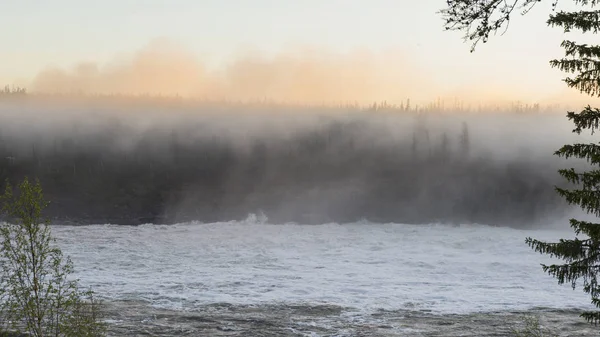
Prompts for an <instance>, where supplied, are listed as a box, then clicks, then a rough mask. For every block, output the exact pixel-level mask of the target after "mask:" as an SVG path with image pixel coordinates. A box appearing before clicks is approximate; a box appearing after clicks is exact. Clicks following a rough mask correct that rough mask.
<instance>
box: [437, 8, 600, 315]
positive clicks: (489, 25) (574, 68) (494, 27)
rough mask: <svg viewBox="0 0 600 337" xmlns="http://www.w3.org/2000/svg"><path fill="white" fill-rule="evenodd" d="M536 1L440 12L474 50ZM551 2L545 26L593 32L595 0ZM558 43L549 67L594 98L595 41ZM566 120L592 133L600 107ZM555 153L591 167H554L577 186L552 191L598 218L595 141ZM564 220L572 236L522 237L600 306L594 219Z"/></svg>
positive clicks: (598, 150) (598, 76)
mask: <svg viewBox="0 0 600 337" xmlns="http://www.w3.org/2000/svg"><path fill="white" fill-rule="evenodd" d="M540 1H541V0H510V1H506V0H447V1H446V3H447V7H446V8H444V9H442V10H441V14H442V16H443V17H444V20H445V28H446V29H447V30H458V31H462V32H464V39H465V40H466V41H470V42H471V43H472V45H471V51H474V49H475V47H476V45H477V44H478V43H479V42H483V43H485V42H487V40H488V38H489V37H490V34H495V33H496V32H498V31H500V30H505V29H507V28H508V23H509V20H510V18H511V15H512V14H513V12H514V11H515V10H517V11H520V12H521V14H526V13H528V12H529V11H530V10H532V9H533V7H535V5H536V4H538V3H539V2H540ZM557 2H558V0H552V3H551V4H552V8H553V9H552V13H551V14H550V16H549V19H548V21H547V24H548V25H549V26H558V27H561V28H562V29H563V30H564V32H565V33H567V32H570V31H580V32H582V33H587V34H590V33H591V34H596V33H598V31H599V30H600V10H599V9H598V7H600V6H599V5H600V0H570V1H569V2H570V3H571V4H574V5H576V7H579V9H580V10H577V11H566V12H565V11H559V10H557ZM561 46H562V47H563V48H564V50H565V57H564V58H561V59H555V60H551V61H550V65H551V66H552V67H553V68H558V69H560V70H562V71H564V72H566V73H568V74H570V76H569V77H567V78H565V79H564V81H565V83H566V84H567V85H568V86H569V87H571V88H575V89H577V90H579V91H580V92H582V93H585V94H587V95H589V96H593V97H594V96H595V97H598V96H600V45H589V44H585V43H577V42H576V41H572V40H564V41H563V42H562V44H561ZM567 118H568V119H569V120H570V121H572V122H573V124H574V125H575V128H574V130H573V132H575V133H577V134H581V133H582V132H584V131H588V132H590V133H591V134H594V133H595V132H596V131H597V130H598V128H599V125H600V110H599V109H598V108H592V107H591V106H589V105H588V106H586V107H585V108H583V110H581V111H580V112H574V111H569V112H568V113H567ZM555 155H557V156H560V157H563V158H571V157H573V158H579V159H583V160H585V161H587V162H588V163H589V164H590V166H591V167H595V168H593V169H590V170H589V171H583V172H581V171H576V170H575V169H573V168H570V169H563V170H560V171H559V173H560V174H561V175H562V176H563V177H564V178H565V179H566V180H567V181H569V182H571V183H573V184H574V185H575V186H577V188H573V189H565V188H558V187H557V188H556V190H557V192H558V193H559V194H560V195H561V196H562V197H563V198H564V199H565V200H566V201H567V202H568V203H570V204H574V205H578V206H580V207H581V208H582V209H583V210H585V211H586V212H588V213H591V214H594V215H595V216H596V217H600V167H598V166H600V143H598V142H590V143H576V144H571V145H564V146H563V147H562V148H560V149H559V150H558V151H556V152H555ZM570 224H571V227H572V228H573V231H574V232H575V238H573V239H560V240H559V241H558V242H544V241H540V240H536V239H533V238H530V237H528V238H527V239H526V240H525V241H526V243H527V244H528V245H529V246H530V247H531V248H533V249H534V250H535V251H537V252H540V253H542V254H547V255H550V256H551V257H555V258H558V259H561V260H563V261H564V263H563V264H552V265H542V268H543V270H544V271H545V272H547V273H549V274H550V275H552V276H554V277H555V278H556V279H557V280H558V283H559V284H564V283H567V284H570V285H571V286H572V287H573V288H574V289H575V287H576V285H577V284H578V283H579V284H581V285H582V287H583V291H584V292H586V293H588V294H589V295H590V296H591V299H592V304H593V305H594V306H595V307H596V308H599V309H600V284H599V283H598V272H600V223H596V222H587V221H580V220H576V219H571V220H570ZM580 235H583V237H579V236H580ZM582 317H584V318H585V319H586V320H587V321H588V322H590V323H594V324H598V323H600V311H598V310H596V311H586V312H584V313H582Z"/></svg>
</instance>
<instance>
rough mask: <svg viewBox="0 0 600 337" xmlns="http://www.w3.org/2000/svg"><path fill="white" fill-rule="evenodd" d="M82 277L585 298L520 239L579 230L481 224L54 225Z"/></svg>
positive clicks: (244, 292)
mask: <svg viewBox="0 0 600 337" xmlns="http://www.w3.org/2000/svg"><path fill="white" fill-rule="evenodd" d="M53 233H54V234H55V236H56V237H57V238H58V243H59V244H60V245H61V247H62V248H63V250H64V251H65V253H67V254H68V255H70V256H71V258H72V259H73V261H74V263H75V266H76V272H77V276H78V277H79V278H80V279H81V281H82V283H83V284H85V285H91V286H93V287H94V289H95V290H96V291H97V292H98V293H99V294H100V295H101V296H102V297H105V298H109V299H142V300H147V301H150V302H151V303H153V305H155V306H158V307H167V308H172V309H180V310H188V309H193V308H194V307H195V306H198V305H203V304H207V303H214V302H227V303H234V304H258V303H273V302H277V303H281V302H284V303H315V304H316V303H319V304H322V303H330V304H337V305H342V306H349V307H354V308H357V309H366V310H370V309H378V308H383V309H415V310H432V311H433V312H438V313H469V312H477V311H495V310H518V309H528V308H532V307H550V308H563V309H564V308H573V307H579V308H587V307H589V304H588V303H589V297H588V296H587V295H586V294H584V293H583V292H582V291H581V289H580V288H578V289H576V290H575V291H573V290H572V289H571V288H570V287H569V286H567V285H564V286H558V285H557V283H556V280H555V279H554V278H552V277H551V276H549V275H547V274H545V273H543V271H542V270H541V268H540V265H539V264H540V263H548V262H551V261H552V260H550V259H549V258H547V257H546V256H543V255H540V254H538V253H535V252H533V251H532V250H531V249H530V248H529V247H527V245H526V244H525V243H524V239H525V237H527V236H533V237H535V238H539V239H546V240H547V239H553V240H554V239H557V238H560V237H572V236H573V233H572V231H570V230H568V229H563V230H535V231H526V230H517V229H510V228H504V227H490V226H483V225H460V226H449V225H404V224H372V223H367V222H363V223H352V224H323V225H296V224H268V223H265V222H264V221H261V219H257V218H256V217H253V216H251V217H249V218H248V219H247V220H245V221H241V222H227V223H212V224H201V223H186V224H178V225H169V226H167V225H143V226H137V227H129V226H115V225H90V226H56V227H53Z"/></svg>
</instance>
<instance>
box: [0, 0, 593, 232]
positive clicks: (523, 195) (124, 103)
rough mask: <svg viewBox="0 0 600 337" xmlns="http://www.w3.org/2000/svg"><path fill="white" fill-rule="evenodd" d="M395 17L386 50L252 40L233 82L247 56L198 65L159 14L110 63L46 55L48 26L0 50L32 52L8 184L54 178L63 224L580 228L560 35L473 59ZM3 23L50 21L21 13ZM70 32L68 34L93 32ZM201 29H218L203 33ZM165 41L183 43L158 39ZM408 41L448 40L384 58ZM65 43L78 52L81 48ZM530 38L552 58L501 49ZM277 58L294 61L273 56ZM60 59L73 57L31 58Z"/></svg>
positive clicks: (12, 120)
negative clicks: (563, 220) (572, 200)
mask: <svg viewBox="0 0 600 337" xmlns="http://www.w3.org/2000/svg"><path fill="white" fill-rule="evenodd" d="M381 2H382V1H379V0H378V1H376V2H374V3H373V4H372V6H371V7H369V10H373V11H377V13H379V14H378V15H379V20H378V21H377V22H375V21H373V22H371V23H372V24H371V25H363V27H365V28H364V29H365V31H370V32H371V33H373V35H370V36H372V37H373V41H372V42H373V43H372V45H371V44H369V43H366V42H365V40H364V36H360V35H355V39H356V41H359V42H360V43H359V45H358V46H357V45H352V44H347V43H346V44H344V43H343V41H346V40H344V39H342V36H350V35H352V34H350V33H349V31H343V32H338V31H337V30H336V29H337V28H335V27H334V25H332V23H334V22H335V20H333V19H331V20H325V21H323V22H320V21H319V22H315V25H326V26H327V27H329V28H328V29H324V30H320V32H328V33H327V34H317V35H315V36H312V38H314V39H313V40H310V39H309V40H310V41H311V42H314V43H291V42H290V43H283V42H282V41H281V40H278V42H277V43H275V42H274V41H271V40H270V39H274V38H275V36H277V34H276V33H278V31H277V32H275V31H274V30H273V29H270V30H268V31H269V32H271V31H273V36H271V37H269V36H270V35H268V34H264V33H265V32H264V31H261V30H256V31H255V30H253V29H258V28H256V27H255V26H251V27H250V26H249V27H248V28H247V33H248V35H247V36H248V37H250V36H253V38H252V39H255V42H256V45H257V48H256V49H252V48H245V50H242V51H240V50H237V51H235V52H230V53H229V54H228V57H222V60H220V62H216V64H215V62H214V59H211V57H210V54H211V51H214V52H215V54H216V55H224V50H226V49H227V48H230V47H231V46H232V45H234V44H236V43H235V41H238V40H236V39H233V40H232V39H231V36H229V39H227V38H226V37H225V36H224V37H223V40H222V41H220V43H216V42H215V41H213V42H212V44H210V43H207V44H206V45H203V48H201V50H202V52H199V51H198V44H201V43H200V42H198V41H196V40H194V39H192V38H190V36H188V35H185V34H184V35H182V34H179V33H182V32H184V31H185V30H181V29H182V28H181V27H179V26H177V24H176V22H177V20H172V21H169V22H167V21H168V20H167V19H168V18H169V17H171V16H169V14H168V13H164V12H163V11H162V10H161V11H159V12H157V13H160V15H158V14H157V13H155V14H156V16H152V15H150V14H149V13H151V12H152V11H154V10H158V9H157V8H155V7H154V5H152V4H150V3H148V6H147V7H144V8H143V10H142V9H139V8H138V9H139V10H140V11H141V12H135V13H133V12H132V13H130V12H129V10H133V9H135V8H137V7H135V6H133V7H131V6H129V5H124V6H123V7H118V8H117V7H115V8H114V11H113V12H111V13H110V14H113V15H114V20H117V21H118V20H126V19H127V18H131V16H132V15H133V17H134V18H138V19H139V18H140V17H146V15H150V17H153V18H155V19H156V20H159V19H160V20H167V21H164V22H163V24H162V25H160V26H156V25H155V24H154V22H153V25H151V26H148V27H147V30H145V31H144V34H142V35H143V37H140V36H141V35H140V36H137V37H136V38H135V39H133V40H131V37H128V36H126V35H127V34H123V36H120V35H119V34H115V33H114V32H111V31H110V30H104V29H103V30H97V31H98V32H101V33H98V36H97V38H98V39H99V40H101V39H104V41H105V42H107V43H106V48H105V49H102V48H100V46H101V44H100V42H98V41H92V40H91V39H89V37H87V38H86V39H84V40H79V41H80V42H81V46H80V47H81V48H83V49H82V50H84V49H85V50H88V51H89V53H88V54H86V55H85V56H81V57H78V55H83V54H80V53H76V52H71V54H69V53H70V52H69V51H72V50H71V49H69V48H70V47H69V48H66V49H65V50H61V51H60V52H59V51H57V49H56V48H50V49H48V46H47V44H46V43H45V41H46V40H45V39H44V37H46V38H48V39H50V40H51V38H52V37H51V36H49V35H47V34H49V33H47V32H46V31H43V30H39V29H34V28H35V27H37V26H32V27H33V28H32V27H28V28H27V29H28V31H30V33H31V38H32V41H33V40H34V39H37V40H35V41H37V42H35V43H34V42H31V43H29V44H28V46H27V48H25V47H24V46H21V45H20V44H19V43H20V42H19V41H15V40H13V39H12V38H10V36H7V35H5V33H4V32H3V33H0V42H2V39H7V41H6V45H11V46H13V47H14V50H15V52H14V54H5V53H0V60H9V61H11V62H10V63H11V64H14V65H15V67H11V68H10V71H9V70H7V69H8V68H6V67H0V81H5V82H4V83H6V84H8V85H9V86H8V87H7V89H6V90H5V91H4V92H3V93H1V94H0V122H1V124H0V145H1V146H0V151H1V152H2V153H1V154H0V158H3V159H2V163H0V166H1V168H0V178H1V179H3V180H4V179H5V178H9V179H10V180H11V181H16V180H17V179H20V178H21V177H22V176H24V175H32V176H38V177H39V178H40V179H41V181H42V184H43V186H44V188H45V189H46V190H47V194H48V197H49V199H50V200H52V206H51V208H50V214H51V216H52V217H56V218H57V219H58V218H60V219H62V220H65V219H71V220H73V221H74V222H85V221H87V222H90V221H91V222H115V223H132V224H135V223H142V222H176V221H187V220H200V221H217V220H231V219H239V218H244V217H246V216H247V214H248V213H259V212H264V213H265V214H266V215H267V216H268V217H269V218H270V219H271V220H272V221H277V222H287V221H294V222H303V223H318V222H321V223H322V222H328V221H335V222H345V221H356V220H359V219H369V220H372V221H377V222H407V223H424V222H452V223H456V222H480V223H491V224H498V225H510V226H518V227H523V226H533V225H544V224H547V222H548V219H552V218H555V217H563V216H566V214H567V213H568V212H570V211H571V209H570V208H569V207H567V206H566V205H565V204H564V202H563V201H561V200H560V199H559V198H558V197H557V195H556V194H555V193H554V191H553V186H554V185H556V184H563V182H562V181H561V179H560V178H559V177H558V174H557V172H556V170H557V169H558V168H562V167H565V166H569V165H579V163H573V162H570V163H567V162H565V161H564V160H560V159H558V158H555V157H553V156H552V153H553V151H554V150H556V149H557V148H558V147H560V146H561V145H562V144H564V143H565V142H567V141H571V140H574V139H577V138H574V137H575V136H574V135H572V134H571V132H570V131H571V127H570V125H569V124H568V122H567V121H566V118H565V117H564V116H565V113H566V109H567V108H573V109H576V108H578V107H580V106H581V105H582V104H588V103H589V104H593V103H594V102H593V101H591V100H588V99H587V98H586V97H585V96H584V95H580V94H579V93H577V92H574V91H573V90H569V89H567V88H566V87H565V86H564V85H561V83H560V75H557V74H552V75H550V72H548V71H544V72H541V71H539V69H542V67H547V68H549V67H548V66H547V61H548V60H549V59H550V58H552V57H558V56H560V54H556V55H551V54H549V55H541V54H536V53H537V52H538V51H537V50H538V49H539V50H544V48H549V47H548V45H547V44H545V43H546V42H548V41H554V40H551V39H550V37H552V36H551V35H548V33H547V32H546V31H538V30H536V29H533V31H531V32H528V33H525V34H522V35H520V36H516V37H515V36H513V37H512V38H510V37H507V38H506V39H502V41H508V42H497V44H496V45H493V46H491V47H490V48H491V49H489V50H490V51H488V52H486V51H485V50H484V51H483V52H479V54H477V56H468V55H467V54H468V46H467V45H466V44H465V45H462V47H461V48H460V50H459V49H457V48H454V47H452V48H454V49H452V48H451V47H450V44H448V43H447V42H446V40H449V39H450V37H451V36H452V34H450V35H441V34H442V33H443V32H442V31H441V28H440V29H439V32H438V30H437V29H436V30H434V29H432V28H430V27H434V23H433V22H432V21H431V19H427V20H429V21H423V22H421V21H419V20H417V19H415V18H419V17H421V16H423V18H425V16H424V15H425V14H427V16H426V17H427V18H429V17H430V16H431V17H434V13H433V12H431V13H429V12H427V11H432V10H437V9H438V8H433V7H432V8H429V7H428V6H429V5H427V6H425V5H423V6H425V7H426V8H425V9H427V11H424V12H421V10H423V8H421V7H419V6H421V5H419V6H416V7H415V12H414V13H412V14H411V15H408V14H407V13H403V14H402V17H403V18H404V19H403V20H395V21H392V20H387V21H386V20H383V17H385V16H386V15H388V12H390V11H389V8H388V7H385V6H379V5H381ZM152 3H154V2H152ZM347 4H348V6H349V7H348V8H347V9H348V10H349V12H347V13H346V14H347V15H348V17H346V18H345V19H344V20H345V21H343V22H353V21H352V20H351V17H353V15H358V17H362V16H363V15H362V14H361V13H362V12H363V11H364V10H366V9H365V8H363V7H361V6H363V5H360V6H359V4H358V2H356V3H354V2H348V3H347ZM63 5H64V4H63ZM188 5H190V6H192V7H193V8H195V10H199V9H202V8H208V7H202V6H201V7H199V8H196V7H194V6H195V5H193V4H191V3H189V4H188ZM272 5H273V6H274V7H273V11H289V10H290V8H287V7H286V8H283V7H281V8H279V7H277V6H279V5H277V4H272ZM313 5H315V4H313ZM325 5H327V4H325ZM355 5H356V6H355ZM57 6H62V5H60V4H57ZM215 6H218V4H215ZM298 6H300V7H302V6H304V5H302V4H299V5H298ZM315 6H316V5H315ZM327 6H329V5H327ZM109 7H110V6H108V7H106V8H109ZM175 7H176V6H175ZM284 7H285V6H284ZM354 7H356V8H354ZM69 8H71V7H69ZM352 8H353V9H354V10H356V11H352V10H350V9H352ZM360 8H362V9H361V10H359V9H360ZM386 8H388V9H386ZM0 9H2V5H0ZM5 9H6V11H5V13H10V12H11V11H14V12H15V13H21V14H22V15H25V17H32V18H33V17H35V15H34V13H29V12H27V11H25V8H21V7H20V6H19V5H14V6H13V7H11V6H8V8H5ZM193 10H194V9H192V8H189V11H193ZM207 10H208V9H207ZM252 10H253V9H252V8H248V11H252ZM23 11H25V12H23ZM60 13H61V14H60V15H66V16H65V17H64V19H65V20H67V21H66V22H71V21H73V20H80V19H81V18H80V17H79V16H76V15H73V16H69V15H70V14H69V13H70V12H69V11H66V10H65V12H60ZM65 13H66V14H65ZM311 13H312V12H311ZM335 13H337V12H335ZM96 14H97V15H98V16H99V17H101V16H102V15H106V14H107V13H105V12H99V13H96ZM179 14H181V15H180V16H178V17H180V18H182V19H181V20H183V21H185V20H187V19H185V18H187V16H185V15H183V14H182V13H179ZM296 14H297V15H298V17H304V15H308V14H306V13H305V12H303V11H298V12H297V13H296ZM313 14H314V13H313ZM346 14H344V15H346ZM359 14H360V15H359ZM57 15H58V14H57ZM202 15H206V14H202ZM227 15H233V14H231V13H229V12H227ZM257 15H258V14H257ZM260 15H263V14H260ZM311 15H312V14H311ZM336 15H342V14H340V13H337V14H336ZM1 17H2V16H1V14H0V18H1ZM173 17H176V16H173ZM275 17H277V18H282V17H281V16H275ZM369 17H371V19H369V20H373V19H372V18H373V17H377V16H375V15H373V16H369ZM533 17H534V18H535V16H533ZM249 18H250V16H248V18H246V19H248V20H249ZM296 19H298V18H295V17H289V20H291V21H290V26H288V25H282V26H281V27H280V28H281V30H283V31H285V30H286V29H291V28H290V27H291V25H292V23H293V22H295V21H294V20H296ZM7 20H9V18H7ZM207 20H208V19H207ZM273 20H275V19H273ZM415 20H416V21H415ZM424 20H425V19H424ZM142 21H143V22H146V21H144V20H142ZM40 22H41V21H40ZM73 22H74V21H73ZM148 22H150V21H148ZM161 22H162V21H161ZM198 22H205V21H202V20H198V19H197V18H194V20H191V21H189V23H190V24H192V23H193V24H198V25H201V24H202V23H198ZM240 22H245V21H239V22H238V23H240ZM340 22H341V21H340ZM381 22H388V23H389V26H385V25H384V26H381V25H380V24H381ZM392 23H393V25H392ZM95 24H97V23H94V22H90V25H91V26H90V27H95V26H94V25H95ZM240 24H241V23H240ZM516 24H517V25H518V24H519V22H518V21H517V23H516ZM140 25H142V26H143V24H142V23H140ZM396 25H398V26H396ZM411 25H412V26H411ZM56 27H57V26H51V27H50V28H48V31H53V30H55V29H57V28H56ZM82 27H83V26H82ZM152 27H159V28H160V29H166V30H169V29H173V30H174V31H172V32H171V33H173V34H168V33H165V34H154V33H153V32H155V31H154V30H152V29H151V28H152ZM344 27H346V28H345V29H348V30H351V29H354V28H356V26H355V25H345V26H344ZM352 27H354V28H352ZM400 27H403V28H402V29H401V31H402V32H404V33H405V32H407V31H409V30H408V29H409V28H411V27H412V28H411V29H413V30H414V31H419V30H420V31H421V32H422V33H423V34H424V36H428V37H432V36H438V35H439V36H438V37H437V38H431V39H429V38H428V40H427V41H433V42H428V43H421V42H420V40H418V39H417V40H415V39H416V37H411V36H412V35H410V34H399V37H398V39H399V40H398V42H397V43H391V42H390V43H391V44H390V43H388V44H387V45H386V44H381V43H380V42H381V41H383V40H382V39H381V37H382V36H383V35H382V32H388V31H387V30H385V29H390V30H389V32H392V31H394V29H400ZM435 27H438V26H435ZM439 27H441V25H440V26H439ZM96 28H98V27H96ZM263 28H264V27H263ZM82 29H83V28H82ZM90 29H91V28H90ZM198 29H199V28H198ZM223 29H225V28H223ZM371 30H372V31H371ZM196 31H198V30H196ZM411 31H412V30H411ZM525 31H527V30H525ZM177 32H179V33H177ZM237 32H238V33H239V32H241V31H239V30H238V31H237ZM64 33H65V34H63V35H61V36H63V37H64V38H65V39H67V40H68V39H80V38H81V37H83V36H84V35H81V34H79V33H78V32H77V31H76V30H69V31H68V32H64ZM342 33H343V34H342ZM78 34H79V35H78ZM149 34H150V35H154V36H152V37H150V36H149ZM232 34H233V33H232ZM239 34H241V33H239ZM261 34H262V35H261ZM282 34H284V33H282ZM302 34H308V35H306V36H305V37H306V38H307V39H308V37H309V35H310V34H311V33H310V32H309V31H307V32H304V33H302ZM365 34H366V33H365ZM527 34H534V35H535V34H538V35H537V36H540V38H539V39H538V40H537V41H538V42H539V43H538V44H537V45H536V50H535V52H534V51H533V50H532V52H531V53H530V54H528V57H526V58H515V57H514V56H515V55H517V54H515V53H516V52H515V53H513V54H511V53H512V51H514V50H517V49H518V48H515V47H514V46H512V47H511V48H507V47H506V46H507V45H503V44H504V43H507V44H509V45H508V46H509V47H510V43H516V44H517V45H518V46H520V47H519V48H521V47H522V48H525V46H528V45H522V46H521V44H523V43H529V42H528V41H529V40H527V36H529V35H527ZM540 34H541V35H540ZM161 35H162V36H165V37H161V38H155V36H161ZM171 35H173V36H179V38H171V37H170V36H171ZM284 35H285V34H284ZM322 35H326V36H322ZM429 35H431V36H429ZM232 36H237V35H235V34H233V35H232ZM442 36H444V37H443V38H442ZM257 37H264V38H265V41H262V40H260V39H258V38H257ZM375 37H377V38H375ZM198 39H199V41H204V40H202V39H203V38H200V37H199V38H198ZM204 39H206V38H204ZM240 39H241V37H240ZM322 39H329V40H330V41H331V42H332V43H330V44H326V43H323V41H325V40H322ZM384 40H386V39H384ZM387 40H389V39H387ZM387 40H386V41H387ZM119 41H120V42H119ZM132 41H134V42H132ZM148 41H149V42H148ZM261 41H262V42H261ZM377 41H379V42H377ZM402 41H404V43H403V42H402ZM557 41H558V40H557ZM126 42H127V43H126ZM238 42H239V41H238ZM259 42H260V43H259ZM346 42H348V41H346ZM554 42H555V41H554ZM357 43H358V42H357ZM226 44H227V45H228V46H229V47H227V48H225V47H224V46H225V45H226ZM453 44H456V45H460V43H454V42H453ZM555 44H556V47H557V46H558V44H559V42H556V43H555ZM140 45H141V46H142V47H139V48H138V47H135V46H140ZM237 45H240V44H239V43H238V44H237ZM241 45H243V43H242V44H241ZM267 45H277V46H278V47H279V48H274V49H273V48H272V49H271V50H269V51H265V50H264V48H261V46H262V47H264V46H267ZM324 45H325V46H326V47H323V46H324ZM116 46H120V47H116ZM123 46H125V47H123ZM307 46H309V47H307ZM310 46H312V47H310ZM374 46H376V47H374ZM543 46H546V47H543ZM71 47H72V46H71ZM84 47H85V48H84ZM446 47H447V48H446ZM542 47H543V48H542ZM435 48H437V49H435ZM444 48H446V49H444ZM494 48H495V49H494ZM522 48H521V51H520V53H521V54H519V55H522ZM100 49H102V51H101V52H100ZM267 49H268V48H267ZM49 50H52V51H53V52H54V51H56V53H57V54H56V55H59V54H60V55H61V56H60V58H57V56H56V55H55V56H56V57H48V60H43V59H40V58H39V56H35V57H34V55H44V53H47V52H49ZM511 50H512V51H511ZM548 50H549V49H548ZM459 51H460V54H459ZM486 53H487V54H486ZM457 55H462V56H461V57H457ZM511 55H512V56H511ZM542 57H543V60H542ZM59 59H60V62H56V60H59ZM51 60H52V61H51ZM544 64H545V66H544ZM13 68H14V69H17V70H14V71H13ZM525 71H527V74H528V75H527V76H525V75H523V74H524V72H525ZM552 79H554V80H552ZM550 83H554V84H556V85H551V84H550ZM18 87H25V88H27V92H26V93H25V92H21V91H19V89H17V88H18ZM557 88H560V89H557ZM582 137H583V138H579V139H584V137H585V136H582Z"/></svg>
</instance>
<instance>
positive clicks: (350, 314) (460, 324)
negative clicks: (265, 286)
mask: <svg viewBox="0 0 600 337" xmlns="http://www.w3.org/2000/svg"><path fill="white" fill-rule="evenodd" d="M107 310H108V315H109V316H110V317H111V318H112V319H111V320H110V321H109V322H110V326H109V335H111V336H141V335H151V336H174V335H177V336H215V337H220V336H249V335H252V336H334V335H335V336H374V337H376V336H380V337H384V336H386V337H388V336H428V337H434V336H440V337H441V336H444V337H452V336H480V337H485V336H512V334H511V328H513V327H519V326H520V325H522V324H523V318H524V317H526V316H537V317H539V319H540V323H541V324H542V326H544V328H547V329H548V330H549V331H552V333H554V334H556V335H557V336H592V335H594V334H597V329H595V328H594V326H593V325H590V324H587V323H585V321H584V320H583V319H581V318H580V317H579V312H578V311H575V310H556V309H543V308H539V309H533V310H529V311H504V312H482V313H474V314H445V315H438V314H434V313H431V312H428V311H422V310H414V311H413V310H410V309H407V310H395V311H384V310H379V311H374V312H361V311H360V310H358V309H355V308H344V307H340V306H333V305H315V304H299V305H289V304H278V305H276V304H274V305H232V304H227V303H220V304H210V305H199V306H198V307H196V308H194V309H192V310H187V311H178V310H166V309H158V308H154V307H152V306H150V305H149V304H148V303H144V302H140V301H118V302H111V303H108V304H107Z"/></svg>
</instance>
